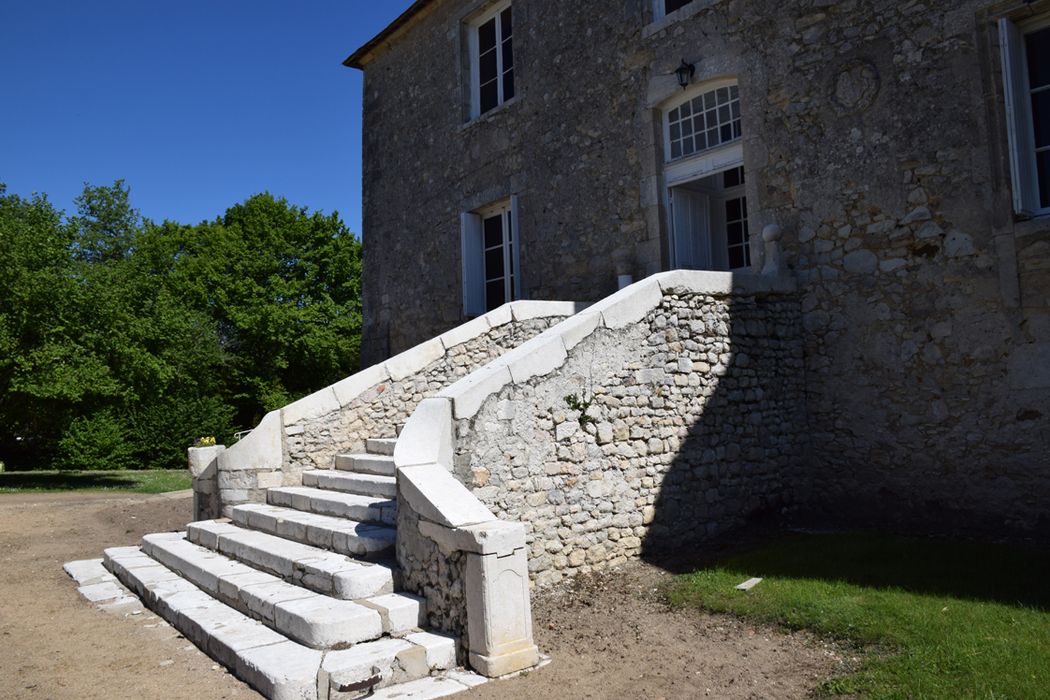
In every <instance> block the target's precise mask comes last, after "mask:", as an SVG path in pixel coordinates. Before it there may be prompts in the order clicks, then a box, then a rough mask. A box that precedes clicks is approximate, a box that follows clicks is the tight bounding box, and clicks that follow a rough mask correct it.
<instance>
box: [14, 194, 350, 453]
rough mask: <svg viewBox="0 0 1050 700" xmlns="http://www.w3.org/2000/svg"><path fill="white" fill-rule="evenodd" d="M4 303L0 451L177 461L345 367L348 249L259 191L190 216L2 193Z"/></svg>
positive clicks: (332, 228) (119, 197)
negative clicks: (196, 444)
mask: <svg viewBox="0 0 1050 700" xmlns="http://www.w3.org/2000/svg"><path fill="white" fill-rule="evenodd" d="M0 299H2V303H0V460H2V461H5V462H7V463H8V464H9V465H11V466H23V467H33V466H42V465H48V464H54V465H57V466H61V467H65V468H97V469H102V468H123V467H135V468H156V467H175V466H181V465H182V464H183V463H184V461H185V448H186V447H187V446H188V445H189V444H190V443H191V442H192V441H193V439H194V438H196V437H199V436H202V435H215V436H217V437H219V438H220V439H224V440H228V439H229V438H230V435H231V433H232V432H233V431H234V430H237V429H243V428H249V427H252V426H253V425H254V424H255V423H256V422H257V421H258V419H259V418H260V417H261V416H262V414H263V413H264V412H265V411H267V410H271V409H273V408H277V407H279V406H281V405H284V404H286V403H287V402H289V401H291V400H294V399H295V398H298V397H299V396H302V395H305V394H307V393H309V392H311V391H314V390H316V389H318V388H320V387H322V386H325V385H327V384H329V383H331V382H333V381H335V380H337V379H339V378H341V377H343V376H346V375H347V374H349V373H351V372H353V371H354V370H355V369H356V367H357V362H358V348H359V333H360V325H361V310H360V243H359V242H358V241H357V239H356V238H355V237H354V236H353V235H352V234H351V233H350V232H349V230H347V228H346V227H345V226H344V225H343V223H342V222H341V221H340V220H339V217H338V215H336V214H332V215H328V216H325V215H323V214H320V213H313V214H311V213H309V212H308V211H307V210H306V209H305V208H301V207H295V206H292V205H290V204H288V202H286V201H285V200H283V199H278V198H275V197H273V196H271V195H269V194H260V195H256V196H254V197H251V198H250V199H248V200H247V201H245V202H243V203H241V204H237V205H235V206H233V207H231V208H230V209H229V210H227V212H226V213H225V215H224V216H222V217H219V218H216V219H215V220H213V221H210V222H203V223H201V224H198V225H195V226H188V225H182V224H178V223H174V222H170V221H166V222H164V223H162V224H155V223H153V222H151V221H148V220H145V219H143V218H142V217H141V216H140V215H139V213H138V212H137V211H136V210H135V209H134V208H133V207H132V206H131V202H130V192H129V189H128V187H127V186H126V185H125V184H124V183H123V182H121V181H117V182H116V183H114V184H113V185H112V186H108V187H93V186H85V188H84V192H83V194H82V195H81V196H80V197H79V198H78V199H77V213H76V215H74V216H70V217H69V218H68V219H66V218H63V215H62V213H61V212H60V211H58V210H56V209H55V208H54V207H53V206H52V205H51V204H50V202H49V201H48V200H47V198H46V197H45V196H35V197H33V198H31V199H25V198H21V197H19V196H17V195H8V194H7V193H6V190H5V189H4V188H3V185H0Z"/></svg>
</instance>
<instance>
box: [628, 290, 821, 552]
mask: <svg viewBox="0 0 1050 700" xmlns="http://www.w3.org/2000/svg"><path fill="white" fill-rule="evenodd" d="M660 314H661V315H662V316H663V320H661V317H660V316H658V317H657V318H656V320H655V325H656V327H657V328H661V327H663V330H664V337H665V338H666V344H665V345H664V346H663V347H659V346H653V347H651V348H650V351H649V353H648V355H649V356H648V357H647V358H646V360H647V361H648V362H649V364H648V365H647V366H649V367H652V368H654V369H653V370H652V371H653V372H656V373H658V374H657V376H656V377H654V379H656V380H658V381H655V382H654V394H655V396H654V397H652V398H651V399H650V403H651V404H654V406H653V413H654V416H653V417H654V421H655V422H656V423H657V425H661V424H666V423H670V424H672V425H674V426H675V428H676V436H675V437H676V438H677V440H671V441H670V442H671V443H672V445H671V446H672V447H673V446H674V444H675V442H677V449H676V450H675V452H674V456H673V458H672V459H671V460H670V461H667V460H666V459H663V460H660V459H659V458H658V457H659V452H660V451H661V450H662V449H664V447H665V445H666V442H667V441H663V442H664V444H661V440H660V439H659V438H652V437H651V438H649V444H648V445H647V449H648V451H649V453H650V455H653V454H654V453H656V455H657V459H650V460H649V465H648V469H649V470H653V469H655V470H657V473H656V474H654V477H655V478H656V479H657V480H658V479H659V477H660V473H659V472H660V470H664V471H663V474H662V482H659V481H658V483H659V488H658V491H657V494H656V497H655V502H654V503H653V504H652V505H651V506H649V508H650V509H651V510H647V512H646V514H645V520H646V521H649V526H648V530H647V533H646V535H645V537H644V539H643V541H642V556H643V558H644V559H647V560H650V561H652V560H662V559H664V558H666V557H667V556H669V555H673V556H676V557H685V558H689V557H691V556H693V555H694V554H695V553H696V550H698V549H699V548H700V547H701V544H702V543H704V542H705V541H708V540H710V539H711V538H713V537H715V536H717V535H719V534H720V533H723V532H725V531H727V530H729V529H732V528H737V527H740V526H742V525H744V524H746V523H747V522H749V521H753V520H756V519H779V518H781V517H782V516H784V515H785V514H787V513H789V512H790V511H791V510H792V509H794V508H795V506H796V504H797V503H799V502H802V501H804V500H805V499H806V498H807V495H808V494H807V488H808V486H807V481H806V479H805V476H804V471H803V466H802V462H803V456H804V454H803V453H804V448H805V443H804V440H805V435H804V431H805V415H804V406H805V404H804V398H805V397H804V391H805V386H804V377H803V370H804V368H803V346H802V338H801V330H802V329H801V320H800V312H799V305H798V301H797V298H796V297H794V296H793V295H779V296H772V295H771V296H758V297H732V298H730V299H727V300H712V299H711V298H697V297H694V298H689V297H678V296H676V297H665V299H664V301H663V303H662V306H661V310H660ZM660 368H662V369H663V374H662V375H660V374H659V372H660ZM654 432H655V431H654ZM656 434H659V433H658V432H657V433H656Z"/></svg>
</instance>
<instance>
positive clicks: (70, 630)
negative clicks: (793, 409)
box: [0, 493, 843, 700]
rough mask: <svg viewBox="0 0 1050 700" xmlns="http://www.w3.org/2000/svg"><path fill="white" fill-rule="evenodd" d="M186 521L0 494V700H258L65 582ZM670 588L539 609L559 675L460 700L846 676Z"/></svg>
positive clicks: (742, 691) (582, 598)
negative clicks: (704, 611)
mask: <svg viewBox="0 0 1050 700" xmlns="http://www.w3.org/2000/svg"><path fill="white" fill-rule="evenodd" d="M189 514H190V498H189V496H188V495H187V494H180V495H171V494H167V495H161V496H129V495H119V496H114V495H111V494H85V493H72V494H28V495H21V494H0V698H12V699H13V698H55V699H59V698H70V699H72V698H77V699H80V698H165V699H170V700H181V699H183V698H185V699H186V700H190V699H193V700H204V699H208V698H230V699H235V698H255V699H257V698H259V697H260V696H259V695H258V694H256V693H255V692H254V691H252V690H251V689H250V688H248V687H247V686H246V685H244V684H243V683H241V682H240V681H238V680H237V679H236V678H234V677H233V676H231V675H230V674H228V673H226V671H225V670H224V669H222V667H220V666H218V665H217V664H215V663H214V662H213V661H212V660H211V659H209V658H208V657H207V656H205V655H204V654H203V653H201V652H200V651H198V650H197V648H196V647H194V646H193V645H192V644H190V643H189V642H188V641H187V640H186V639H184V638H183V637H181V636H180V635H179V634H178V633H177V632H176V631H175V630H173V629H172V628H171V627H169V626H167V625H166V624H164V623H163V622H162V621H161V620H159V619H158V618H157V617H155V616H153V615H151V614H149V613H148V612H145V613H142V614H140V615H135V616H128V617H127V618H120V617H117V616H114V615H110V614H107V613H104V612H102V611H100V610H98V609H96V608H95V607H94V606H93V605H92V604H90V603H88V602H87V601H86V600H84V599H82V598H81V597H80V595H79V594H78V593H77V591H76V588H75V586H74V584H73V581H72V579H70V578H69V577H68V576H66V574H65V572H63V571H62V564H64V563H65V562H67V561H71V560H74V559H89V558H94V557H98V556H101V552H102V549H103V548H104V547H109V546H118V545H129V544H135V543H137V542H138V540H139V538H140V537H141V536H142V535H143V534H146V533H149V532H160V531H165V530H175V529H179V528H180V527H182V526H183V525H184V524H185V523H186V522H187V520H188V519H189ZM667 575H668V574H666V573H665V572H663V571H662V570H660V569H657V568H655V567H652V566H648V565H645V564H637V565H630V566H628V567H625V568H623V569H620V570H618V571H617V572H616V573H615V575H612V574H605V575H602V576H591V577H586V578H584V579H581V580H579V581H578V582H576V583H574V584H572V585H570V586H566V587H563V588H560V589H556V590H552V591H546V592H544V593H542V594H539V595H536V596H534V599H533V605H534V610H533V613H534V615H533V616H534V620H535V625H536V627H535V636H536V641H537V643H538V644H539V646H540V648H541V649H542V650H543V652H544V653H546V654H548V655H550V656H551V657H552V661H551V663H550V664H549V665H547V666H545V667H543V668H541V669H539V670H537V671H533V672H531V673H528V674H527V675H524V676H523V677H518V678H515V679H513V680H509V681H500V682H498V683H489V684H487V685H484V686H481V687H480V688H477V689H475V690H473V691H470V692H468V693H463V694H462V695H459V696H457V697H463V698H476V699H477V700H480V699H482V698H487V699H489V700H494V699H499V700H513V699H515V698H559V699H560V698H639V697H645V698H653V699H657V698H667V699H671V698H702V697H712V698H799V697H805V696H806V695H807V694H809V692H810V690H811V689H813V688H814V687H815V686H816V685H817V684H818V683H819V681H820V679H822V678H825V677H827V676H828V675H830V674H831V673H833V672H835V671H836V670H837V669H839V668H840V667H841V665H842V662H843V660H842V657H841V654H840V653H839V651H838V650H836V649H835V647H833V646H831V645H829V644H826V643H824V642H821V641H820V640H817V639H814V638H813V637H811V636H809V635H802V634H785V633H782V632H778V631H775V630H770V629H767V628H762V627H756V626H754V625H750V624H747V623H744V622H740V621H738V620H735V619H732V618H727V617H722V616H710V615H700V614H697V613H694V612H674V611H669V610H667V609H666V607H665V606H663V605H662V604H661V603H660V602H659V600H658V598H657V597H656V596H655V590H656V588H657V587H658V586H659V585H660V582H661V580H663V579H664V578H665V577H666V576H667Z"/></svg>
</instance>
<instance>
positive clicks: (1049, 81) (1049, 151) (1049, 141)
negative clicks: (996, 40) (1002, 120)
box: [1024, 27, 1050, 209]
mask: <svg viewBox="0 0 1050 700" xmlns="http://www.w3.org/2000/svg"><path fill="white" fill-rule="evenodd" d="M1024 46H1025V58H1026V59H1027V60H1026V63H1027V68H1028V96H1029V99H1030V101H1031V105H1032V144H1031V147H1032V148H1033V152H1034V154H1035V169H1036V178H1037V180H1038V191H1039V208H1040V209H1047V208H1050V27H1048V28H1046V29H1040V30H1039V31H1037V32H1032V33H1031V34H1026V35H1025V38H1024Z"/></svg>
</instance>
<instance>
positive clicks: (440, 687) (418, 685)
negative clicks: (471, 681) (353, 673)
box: [368, 677, 471, 700]
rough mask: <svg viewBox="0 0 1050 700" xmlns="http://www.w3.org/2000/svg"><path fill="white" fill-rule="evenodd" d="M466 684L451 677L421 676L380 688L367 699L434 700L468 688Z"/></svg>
mask: <svg viewBox="0 0 1050 700" xmlns="http://www.w3.org/2000/svg"><path fill="white" fill-rule="evenodd" d="M470 687H471V686H469V685H466V684H464V683H462V682H460V681H458V680H454V679H453V678H450V677H448V678H440V677H432V678H421V679H419V680H417V681H411V682H409V683H401V684H399V685H394V686H390V687H389V688H381V689H379V690H377V691H376V692H375V693H373V694H371V695H369V696H368V700H435V699H436V698H444V697H448V696H449V695H455V694H456V693H462V692H463V691H464V690H469V689H470Z"/></svg>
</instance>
